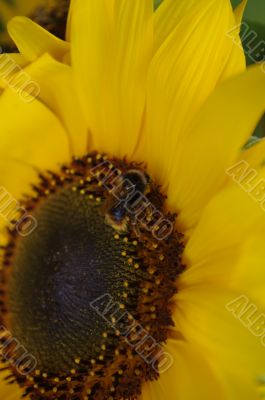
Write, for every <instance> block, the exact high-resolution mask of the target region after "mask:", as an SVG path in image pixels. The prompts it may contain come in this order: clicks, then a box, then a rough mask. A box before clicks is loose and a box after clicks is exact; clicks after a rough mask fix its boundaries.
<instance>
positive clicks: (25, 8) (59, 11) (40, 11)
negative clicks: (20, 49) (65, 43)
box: [0, 0, 70, 51]
mask: <svg viewBox="0 0 265 400" xmlns="http://www.w3.org/2000/svg"><path fill="white" fill-rule="evenodd" d="M69 3H70V0H12V1H9V0H1V1H0V16H1V19H0V26H1V29H0V44H1V46H2V48H3V49H4V50H5V51H8V50H9V51H11V50H12V49H14V42H13V41H12V40H11V39H10V36H9V35H8V33H7V29H6V26H7V22H8V21H9V20H10V19H11V18H12V17H14V16H16V15H25V16H28V17H30V18H31V19H33V20H34V21H36V22H37V23H38V24H40V25H41V26H43V27H45V28H46V29H47V30H49V31H50V32H52V33H54V34H55V35H56V36H58V37H61V38H64V35H65V28H66V19H67V12H68V8H69Z"/></svg>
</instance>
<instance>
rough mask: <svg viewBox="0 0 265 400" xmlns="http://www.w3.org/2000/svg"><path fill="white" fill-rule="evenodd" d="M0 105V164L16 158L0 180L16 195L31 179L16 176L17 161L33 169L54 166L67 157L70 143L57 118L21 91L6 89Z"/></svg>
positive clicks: (18, 164)
mask: <svg viewBox="0 0 265 400" xmlns="http://www.w3.org/2000/svg"><path fill="white" fill-rule="evenodd" d="M0 109H1V128H0V157H1V164H2V163H3V164H4V163H5V162H6V160H7V161H13V162H15V163H14V164H13V167H12V168H10V171H8V173H7V171H5V174H2V171H1V172H0V176H1V178H0V184H1V185H4V186H6V187H7V189H8V190H9V191H11V192H12V194H13V195H14V196H18V195H19V193H20V194H21V192H23V191H25V190H26V188H28V187H29V185H30V183H31V182H30V181H27V182H25V181H21V180H20V179H19V178H20V177H21V174H19V173H18V170H19V169H20V164H25V165H28V166H29V167H31V168H32V169H35V171H36V172H37V171H38V170H39V169H55V168H56V169H57V168H58V166H59V164H60V163H64V162H67V161H68V160H69V143H68V140H67V136H66V134H65V131H64V130H63V128H62V126H61V124H60V122H59V121H58V120H57V118H56V117H55V116H54V115H53V114H52V113H51V111H50V110H49V109H47V108H46V107H45V106H44V105H43V104H41V103H40V102H39V101H37V100H35V99H32V101H31V102H25V101H23V96H22V95H21V93H19V92H18V93H15V92H14V91H12V90H11V89H7V90H6V91H5V92H4V93H3V95H2V96H1V97H0ZM14 113H15V118H14ZM17 174H18V175H17ZM30 177H31V175H30Z"/></svg>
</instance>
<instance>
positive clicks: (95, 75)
mask: <svg viewBox="0 0 265 400" xmlns="http://www.w3.org/2000/svg"><path fill="white" fill-rule="evenodd" d="M152 27H153V1H152V0H145V1H142V0H135V1H127V0H90V1H83V0H75V2H74V5H73V7H72V15H71V34H70V40H71V45H72V64H73V68H74V73H75V77H76V81H77V86H78V90H79V93H80V96H81V100H82V106H83V108H84V111H85V113H86V116H87V123H88V125H89V127H90V128H91V131H92V134H93V139H94V146H95V147H96V148H97V149H99V150H104V151H108V152H111V153H112V154H116V155H123V156H124V155H125V154H128V155H129V154H130V153H132V151H133V149H134V147H135V145H136V143H137V140H138V135H139V131H140V127H141V123H142V115H143V110H144V105H145V81H146V75H147V69H148V65H149V61H150V57H151V46H152Z"/></svg>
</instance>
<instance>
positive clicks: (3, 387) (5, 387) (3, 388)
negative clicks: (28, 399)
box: [0, 375, 23, 400]
mask: <svg viewBox="0 0 265 400" xmlns="http://www.w3.org/2000/svg"><path fill="white" fill-rule="evenodd" d="M0 379H1V375H0ZM2 379H3V377H2ZM0 393H1V397H2V399H4V400H21V396H22V394H23V392H22V390H21V389H20V388H19V387H18V385H17V384H16V383H14V384H12V385H9V384H8V383H6V382H4V381H2V382H0Z"/></svg>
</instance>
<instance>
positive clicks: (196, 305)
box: [174, 285, 265, 385]
mask: <svg viewBox="0 0 265 400" xmlns="http://www.w3.org/2000/svg"><path fill="white" fill-rule="evenodd" d="M240 297H242V292H241V291H240V292H236V291H230V290H226V289H222V288H220V287H218V286H214V285H197V286H195V285H194V286H191V287H189V288H186V289H185V290H181V291H179V293H178V294H177V296H176V304H177V309H176V310H175V312H174V321H175V324H176V329H178V330H179V331H180V332H181V333H182V334H183V336H184V338H185V339H186V340H187V342H188V343H192V344H193V345H194V346H196V347H198V348H199V349H200V351H201V352H202V353H203V354H205V356H206V357H207V358H208V359H209V360H212V363H213V365H215V366H216V369H221V370H225V371H226V372H227V373H231V374H236V375H237V374H244V375H247V376H249V379H251V380H252V382H253V385H255V384H256V381H255V380H256V378H257V377H258V376H259V375H260V374H261V373H262V372H264V367H265V365H264V359H265V357H264V354H265V346H264V345H263V344H262V341H261V338H260V337H258V336H255V335H254V334H253V333H252V332H251V331H250V329H247V326H244V324H243V323H242V321H241V320H239V318H237V317H236V315H235V314H234V312H233V308H232V302H235V301H236V300H238V299H239V298H240ZM247 300H248V299H246V302H247ZM245 304H247V303H244V304H243V303H242V305H243V306H244V305H245ZM261 312H262V309H261V310H260V313H261ZM242 384H244V382H242Z"/></svg>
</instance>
